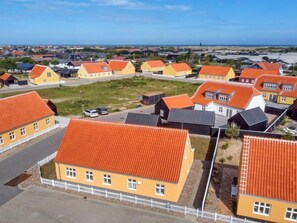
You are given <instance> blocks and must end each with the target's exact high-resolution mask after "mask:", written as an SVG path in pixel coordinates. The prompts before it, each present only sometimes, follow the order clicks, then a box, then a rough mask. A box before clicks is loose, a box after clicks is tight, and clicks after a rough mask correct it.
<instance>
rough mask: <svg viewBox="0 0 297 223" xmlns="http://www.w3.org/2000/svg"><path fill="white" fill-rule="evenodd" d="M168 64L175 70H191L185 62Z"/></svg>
mask: <svg viewBox="0 0 297 223" xmlns="http://www.w3.org/2000/svg"><path fill="white" fill-rule="evenodd" d="M168 66H171V67H172V68H173V69H174V70H175V71H177V72H181V71H188V70H192V68H191V67H190V66H189V65H188V64H186V63H171V64H169V65H168Z"/></svg>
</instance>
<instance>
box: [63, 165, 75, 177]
mask: <svg viewBox="0 0 297 223" xmlns="http://www.w3.org/2000/svg"><path fill="white" fill-rule="evenodd" d="M65 171H66V177H68V178H73V179H75V178H76V170H75V168H71V167H66V170H65Z"/></svg>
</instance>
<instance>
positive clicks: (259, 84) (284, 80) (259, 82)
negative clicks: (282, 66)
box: [254, 75, 297, 98]
mask: <svg viewBox="0 0 297 223" xmlns="http://www.w3.org/2000/svg"><path fill="white" fill-rule="evenodd" d="M263 83H276V84H278V88H277V89H270V88H269V89H268V88H263ZM283 84H289V85H294V89H293V91H283V90H282V85H283ZM254 86H255V88H257V89H258V90H259V91H261V92H274V93H278V94H279V95H282V96H286V97H294V98H297V77H290V76H276V75H262V76H260V77H259V78H257V79H256V81H255V84H254Z"/></svg>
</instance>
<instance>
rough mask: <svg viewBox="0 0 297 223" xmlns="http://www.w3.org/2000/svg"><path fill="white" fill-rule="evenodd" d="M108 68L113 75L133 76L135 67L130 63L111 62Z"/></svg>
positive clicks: (122, 61)
mask: <svg viewBox="0 0 297 223" xmlns="http://www.w3.org/2000/svg"><path fill="white" fill-rule="evenodd" d="M109 67H110V69H111V70H112V72H113V73H114V74H121V75H125V74H135V67H134V65H133V64H132V63H131V61H124V60H111V61H110V62H109Z"/></svg>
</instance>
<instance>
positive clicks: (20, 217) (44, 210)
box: [0, 187, 197, 223]
mask: <svg viewBox="0 0 297 223" xmlns="http://www.w3.org/2000/svg"><path fill="white" fill-rule="evenodd" d="M0 221H1V223H14V222H23V223H26V222H28V223H40V222H42V223H48V222H61V223H62V222H63V223H66V222H71V223H76V222H77V223H81V222H88V223H98V222H100V223H117V222H121V223H142V222H143V223H148V222H149V223H180V222H184V223H190V222H197V221H196V220H195V219H194V218H191V217H187V218H179V217H174V216H169V215H163V214H159V213H156V212H151V211H148V210H141V209H139V208H133V207H128V206H123V205H119V204H113V203H109V202H104V201H95V200H84V199H83V198H82V197H79V196H76V195H71V194H67V193H64V192H59V191H52V190H49V189H45V188H40V187H31V188H30V189H28V190H26V191H24V192H23V193H22V194H20V195H19V196H17V197H15V198H14V199H12V200H11V201H9V202H7V203H6V204H5V205H3V206H2V207H1V209H0Z"/></svg>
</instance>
